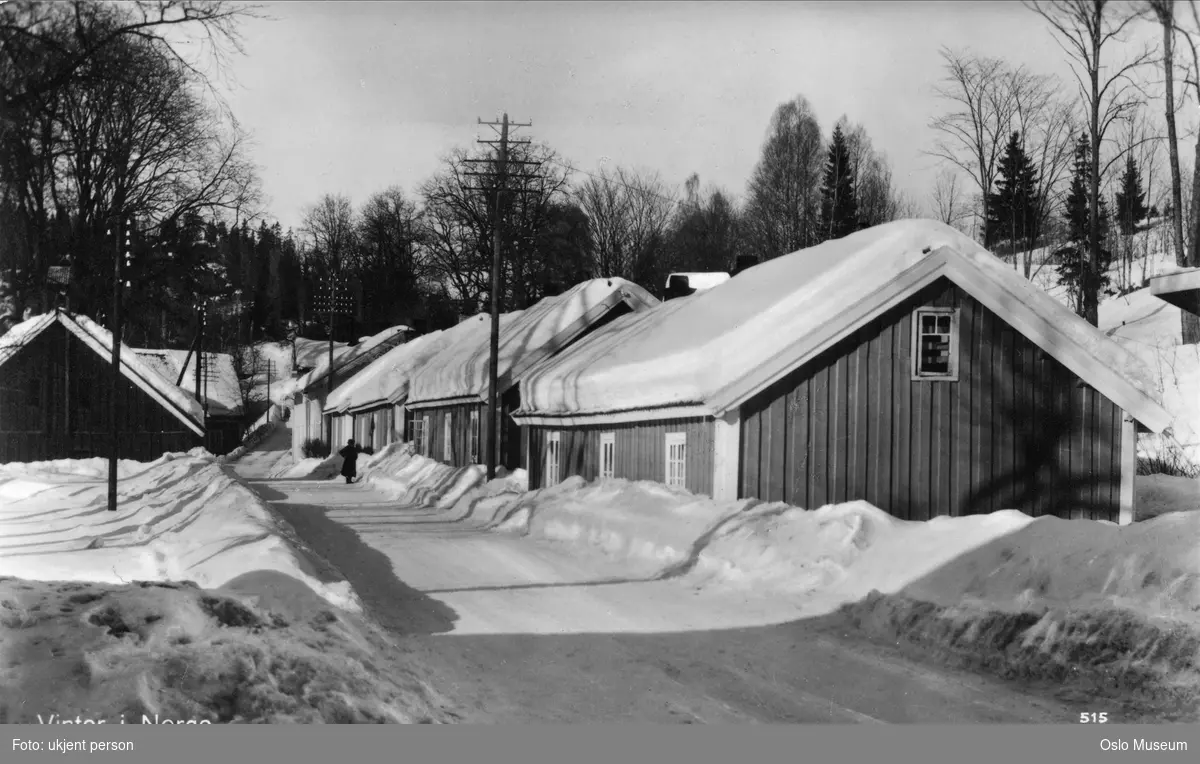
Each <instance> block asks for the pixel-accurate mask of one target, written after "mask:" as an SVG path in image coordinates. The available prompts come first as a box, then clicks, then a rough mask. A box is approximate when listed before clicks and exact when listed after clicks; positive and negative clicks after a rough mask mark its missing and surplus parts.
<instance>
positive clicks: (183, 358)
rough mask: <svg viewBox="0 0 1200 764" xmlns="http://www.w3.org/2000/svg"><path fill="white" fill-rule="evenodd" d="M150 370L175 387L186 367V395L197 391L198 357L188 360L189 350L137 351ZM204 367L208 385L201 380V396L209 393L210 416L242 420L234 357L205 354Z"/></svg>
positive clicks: (140, 349) (153, 349) (141, 349)
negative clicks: (239, 418)
mask: <svg viewBox="0 0 1200 764" xmlns="http://www.w3.org/2000/svg"><path fill="white" fill-rule="evenodd" d="M133 352H135V353H137V354H138V356H139V357H140V358H141V359H142V360H143V361H145V362H146V364H147V365H148V366H150V367H151V368H152V369H154V370H155V371H156V372H158V374H159V376H161V377H163V378H164V379H166V380H167V381H168V382H170V383H171V384H172V385H173V384H175V380H177V379H179V372H180V371H181V370H183V368H184V364H185V363H186V364H187V370H186V372H185V373H184V375H183V382H182V383H180V385H179V386H180V387H182V388H183V389H184V390H185V391H187V392H191V391H192V390H195V387H196V354H195V353H192V354H191V358H190V359H189V358H188V351H186V350H159V349H155V348H135V349H134V351H133ZM204 363H205V369H207V371H206V372H203V374H204V375H205V376H207V377H208V380H207V383H206V382H205V380H204V379H203V378H201V380H200V383H201V392H202V393H203V391H204V389H205V386H206V387H207V390H208V413H209V415H216V416H239V415H241V413H242V390H241V385H240V384H239V383H238V376H237V371H236V370H235V368H234V365H233V356H231V355H229V354H228V353H207V352H206V353H205V354H204Z"/></svg>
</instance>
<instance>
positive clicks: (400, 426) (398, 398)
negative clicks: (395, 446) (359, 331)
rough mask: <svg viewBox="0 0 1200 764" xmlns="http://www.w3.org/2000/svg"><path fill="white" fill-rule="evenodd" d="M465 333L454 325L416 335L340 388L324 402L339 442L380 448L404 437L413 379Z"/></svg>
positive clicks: (372, 363)
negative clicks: (449, 344)
mask: <svg viewBox="0 0 1200 764" xmlns="http://www.w3.org/2000/svg"><path fill="white" fill-rule="evenodd" d="M459 326H462V325H461V324H460V325H459ZM456 328H457V327H456ZM467 328H470V327H464V329H467ZM463 333H464V332H463V331H462V330H459V331H457V332H456V331H455V328H451V329H448V330H445V331H436V332H432V333H430V334H424V335H421V336H420V337H415V338H413V339H411V340H409V341H408V342H405V343H404V344H402V345H398V346H397V347H394V348H392V349H391V350H389V351H388V352H386V353H384V354H383V355H382V356H380V357H379V358H377V359H375V360H374V361H372V362H371V363H370V364H369V365H368V366H367V367H366V368H364V369H362V370H361V371H359V372H358V373H357V374H355V375H354V376H353V377H351V378H350V379H348V380H346V381H345V382H343V383H342V384H341V385H339V386H338V387H337V388H335V389H334V391H333V394H332V395H330V396H329V399H328V400H327V401H326V402H325V416H327V417H330V418H332V420H333V433H334V443H335V444H338V445H340V444H343V443H345V442H346V440H347V439H349V438H354V439H355V441H357V442H358V444H359V445H360V446H362V447H369V448H371V449H373V450H375V451H378V450H380V449H381V448H383V447H385V446H387V445H388V444H390V443H397V442H402V441H404V440H405V432H404V424H405V416H404V413H405V408H404V405H405V403H406V402H407V400H408V382H409V379H410V378H411V377H412V375H413V373H415V372H416V370H417V369H419V368H420V367H421V365H422V364H424V363H425V362H427V361H428V360H429V359H430V358H431V357H432V356H433V355H434V354H436V353H437V352H438V351H439V350H441V349H442V347H443V346H444V345H445V344H446V343H448V342H453V341H455V340H456V339H461V336H460V335H462V334H463Z"/></svg>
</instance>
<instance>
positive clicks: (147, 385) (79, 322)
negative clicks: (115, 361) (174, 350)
mask: <svg viewBox="0 0 1200 764" xmlns="http://www.w3.org/2000/svg"><path fill="white" fill-rule="evenodd" d="M55 323H59V324H62V325H63V327H64V328H65V329H66V330H67V331H69V332H70V333H71V334H73V335H75V336H76V337H78V338H79V340H80V341H81V342H83V344H84V345H86V346H87V347H88V348H90V349H91V350H92V351H93V352H95V353H96V354H98V355H99V356H100V357H101V358H103V359H104V362H105V363H109V362H110V361H111V359H112V333H111V332H109V331H108V330H107V329H105V328H104V327H103V326H100V325H99V324H97V323H96V322H95V321H93V320H92V319H90V318H88V317H87V316H84V315H79V314H68V313H66V312H62V311H55V312H52V313H43V314H41V315H38V316H33V317H32V318H30V319H28V320H26V321H23V322H21V323H19V324H17V325H16V326H14V327H13V328H12V329H10V330H9V331H8V332H7V333H6V334H5V335H4V336H3V337H0V366H2V365H4V364H5V363H6V362H8V361H9V360H10V359H11V358H12V357H13V356H15V355H16V354H17V352H18V351H19V350H20V349H21V348H22V347H24V346H25V345H27V344H28V343H29V342H31V341H32V340H33V339H34V338H35V337H37V336H38V335H39V334H41V333H42V332H44V331H45V330H46V329H48V328H50V327H51V326H53V325H54V324H55ZM121 374H122V375H124V377H125V378H126V379H128V380H129V381H130V382H132V383H133V384H134V385H137V386H138V387H139V388H141V390H142V391H144V392H145V393H146V394H147V395H149V396H150V397H151V398H154V399H155V400H156V401H158V402H159V404H161V405H162V406H163V407H164V408H166V409H167V410H168V411H170V412H171V414H173V415H174V416H175V418H177V419H178V420H179V421H181V422H183V424H185V425H186V426H187V427H188V429H190V430H192V431H193V432H195V433H196V434H197V435H203V434H204V409H203V408H202V407H201V406H200V403H199V401H197V400H196V399H195V398H193V397H192V396H191V395H189V394H188V393H187V392H185V391H183V390H181V389H180V388H178V387H176V386H175V384H174V383H173V382H168V381H167V380H166V379H164V378H163V377H162V376H161V375H160V374H159V373H158V372H156V371H155V370H154V369H153V368H152V367H151V366H150V365H149V364H147V363H146V362H145V361H144V360H143V359H142V358H140V357H138V355H137V354H136V353H135V352H134V351H133V350H132V349H130V348H129V347H128V346H127V345H125V343H121Z"/></svg>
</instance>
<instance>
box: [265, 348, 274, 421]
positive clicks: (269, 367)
mask: <svg viewBox="0 0 1200 764" xmlns="http://www.w3.org/2000/svg"><path fill="white" fill-rule="evenodd" d="M274 371H275V362H274V361H272V360H271V359H270V358H268V359H267V423H268V424H270V423H271V406H273V405H274V404H272V403H271V374H272V373H273V372H274Z"/></svg>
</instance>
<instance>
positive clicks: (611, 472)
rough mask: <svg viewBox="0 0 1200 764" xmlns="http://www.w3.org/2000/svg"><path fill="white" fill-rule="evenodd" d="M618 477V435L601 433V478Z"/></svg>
mask: <svg viewBox="0 0 1200 764" xmlns="http://www.w3.org/2000/svg"><path fill="white" fill-rule="evenodd" d="M616 476H617V434H616V433H615V432H602V433H600V477H602V478H612V477H616Z"/></svg>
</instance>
